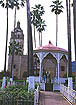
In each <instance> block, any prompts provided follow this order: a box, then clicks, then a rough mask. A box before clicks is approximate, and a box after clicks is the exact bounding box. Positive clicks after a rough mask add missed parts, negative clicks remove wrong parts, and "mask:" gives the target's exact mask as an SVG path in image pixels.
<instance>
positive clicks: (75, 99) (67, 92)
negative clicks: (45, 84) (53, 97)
mask: <svg viewBox="0 0 76 105" xmlns="http://www.w3.org/2000/svg"><path fill="white" fill-rule="evenodd" d="M60 92H61V93H62V94H63V95H64V96H65V97H66V98H67V99H68V100H69V102H71V103H72V105H76V91H75V90H73V89H70V88H69V87H66V86H64V85H63V84H61V85H60Z"/></svg>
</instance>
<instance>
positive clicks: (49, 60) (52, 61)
mask: <svg viewBox="0 0 76 105" xmlns="http://www.w3.org/2000/svg"><path fill="white" fill-rule="evenodd" d="M56 67H57V59H56V58H55V57H54V56H53V55H52V54H51V53H48V54H46V56H45V57H44V59H43V60H42V76H44V75H45V74H46V73H49V75H50V76H49V79H48V80H51V79H53V78H54V77H55V76H56Z"/></svg>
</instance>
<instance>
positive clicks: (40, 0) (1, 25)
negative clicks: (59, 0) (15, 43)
mask: <svg viewBox="0 0 76 105" xmlns="http://www.w3.org/2000/svg"><path fill="white" fill-rule="evenodd" d="M51 1H52V0H47V1H46V0H30V6H31V7H33V6H34V5H35V4H41V5H42V6H44V9H45V15H44V16H43V18H44V19H45V22H46V25H47V27H46V30H45V31H44V32H43V45H47V44H48V42H49V40H50V41H51V42H52V43H53V44H54V45H55V44H56V16H55V14H54V13H51V8H50V7H49V6H50V5H51ZM65 1H66V0H65ZM65 1H64V0H63V6H64V10H63V11H64V12H63V13H61V14H60V15H59V17H58V18H59V23H58V47H61V48H64V49H66V50H67V48H68V42H67V23H66V20H67V18H66V7H65ZM71 10H72V7H71ZM71 16H73V13H72V11H71ZM18 20H19V21H20V23H21V28H22V29H23V33H24V36H25V37H24V46H25V47H24V52H25V54H26V53H27V23H26V6H25V7H24V8H21V9H20V10H17V21H18ZM71 23H72V60H74V42H73V38H74V35H73V21H71ZM13 26H14V10H11V9H9V37H8V42H9V40H10V36H11V31H12V30H13ZM5 39H6V9H2V7H0V71H1V70H3V69H4V57H5ZM36 40H37V46H38V45H39V44H38V42H39V40H38V33H36ZM7 60H8V57H7ZM7 63H8V62H7Z"/></svg>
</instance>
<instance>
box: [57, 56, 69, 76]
mask: <svg viewBox="0 0 76 105" xmlns="http://www.w3.org/2000/svg"><path fill="white" fill-rule="evenodd" d="M67 66H68V61H67V59H66V56H65V55H63V56H62V57H61V59H60V72H59V76H60V78H64V77H65V78H66V77H67V73H68V72H67Z"/></svg>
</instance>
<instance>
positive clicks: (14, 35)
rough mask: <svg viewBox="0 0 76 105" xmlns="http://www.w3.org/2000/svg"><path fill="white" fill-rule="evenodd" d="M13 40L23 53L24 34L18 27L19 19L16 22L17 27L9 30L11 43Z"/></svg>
mask: <svg viewBox="0 0 76 105" xmlns="http://www.w3.org/2000/svg"><path fill="white" fill-rule="evenodd" d="M13 40H15V41H16V43H19V45H20V46H21V49H22V54H23V53H24V34H23V30H22V29H21V27H20V22H19V21H18V22H17V27H16V28H15V29H14V30H13V31H12V32H11V39H10V42H11V43H12V42H13Z"/></svg>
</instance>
